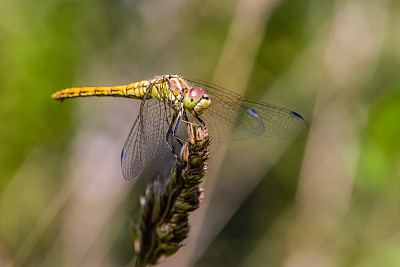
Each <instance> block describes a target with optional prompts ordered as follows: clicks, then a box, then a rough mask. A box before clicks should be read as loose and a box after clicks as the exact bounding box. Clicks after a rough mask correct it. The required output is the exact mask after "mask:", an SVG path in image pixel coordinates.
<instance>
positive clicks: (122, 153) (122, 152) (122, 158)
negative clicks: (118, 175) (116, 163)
mask: <svg viewBox="0 0 400 267" xmlns="http://www.w3.org/2000/svg"><path fill="white" fill-rule="evenodd" d="M125 152H126V151H125V149H122V151H121V162H123V161H124V158H125Z"/></svg>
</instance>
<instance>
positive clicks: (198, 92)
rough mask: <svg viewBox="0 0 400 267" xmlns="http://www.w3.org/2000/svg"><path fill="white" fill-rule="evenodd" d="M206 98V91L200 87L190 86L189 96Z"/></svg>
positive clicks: (195, 98) (197, 98)
mask: <svg viewBox="0 0 400 267" xmlns="http://www.w3.org/2000/svg"><path fill="white" fill-rule="evenodd" d="M202 97H203V98H205V99H208V92H207V91H206V89H204V88H201V87H192V88H191V89H190V91H189V98H190V99H193V100H200V99H201V98H202Z"/></svg>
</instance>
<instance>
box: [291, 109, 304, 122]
mask: <svg viewBox="0 0 400 267" xmlns="http://www.w3.org/2000/svg"><path fill="white" fill-rule="evenodd" d="M290 115H292V116H293V117H295V118H296V119H298V120H301V121H302V120H304V119H303V117H302V116H300V114H298V113H296V112H294V111H291V112H290Z"/></svg>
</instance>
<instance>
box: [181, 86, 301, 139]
mask: <svg viewBox="0 0 400 267" xmlns="http://www.w3.org/2000/svg"><path fill="white" fill-rule="evenodd" d="M187 81H188V82H189V83H191V84H192V85H193V86H196V87H203V88H205V89H206V90H207V91H208V93H209V96H210V99H211V106H210V107H209V108H208V109H207V110H206V111H205V112H204V113H203V114H202V115H201V116H200V117H201V118H202V119H203V120H204V121H205V123H206V126H207V128H208V129H209V132H210V135H211V136H212V138H213V140H214V141H217V142H218V141H219V142H225V141H233V140H242V139H248V138H253V137H257V136H269V137H280V138H296V137H300V136H303V135H304V134H305V133H306V132H307V123H306V122H305V120H304V119H303V118H302V117H301V116H300V115H298V114H297V113H295V112H293V111H290V110H287V109H284V108H281V107H278V106H274V105H271V104H267V103H263V102H259V101H256V100H252V99H248V98H245V97H243V96H241V95H239V94H236V93H234V92H232V91H229V90H227V89H225V88H223V87H221V86H218V85H214V84H212V83H208V82H205V81H201V80H195V79H187Z"/></svg>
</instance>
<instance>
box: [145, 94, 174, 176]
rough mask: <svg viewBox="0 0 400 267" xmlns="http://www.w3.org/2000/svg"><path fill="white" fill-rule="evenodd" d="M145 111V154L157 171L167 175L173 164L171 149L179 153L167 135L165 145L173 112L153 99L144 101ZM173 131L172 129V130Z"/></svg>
mask: <svg viewBox="0 0 400 267" xmlns="http://www.w3.org/2000/svg"><path fill="white" fill-rule="evenodd" d="M145 105H146V111H147V112H145V113H144V114H143V126H144V127H143V130H144V133H145V144H146V148H147V153H148V154H149V156H150V157H151V159H152V160H153V162H154V164H155V165H156V168H157V170H158V171H159V172H160V173H161V174H163V175H167V174H168V173H169V172H170V170H171V168H172V165H173V164H174V162H175V156H174V155H173V153H172V151H171V148H175V152H176V151H177V152H176V153H179V149H180V148H179V147H177V141H176V139H175V138H174V137H173V136H172V132H170V134H169V139H168V140H169V143H170V146H171V148H170V146H168V143H167V139H166V138H167V133H168V130H169V129H170V126H171V125H172V120H173V110H172V109H171V108H170V107H169V106H168V105H167V104H166V103H163V102H160V101H158V100H156V99H154V98H151V99H149V100H146V104H145ZM172 130H173V129H172Z"/></svg>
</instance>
